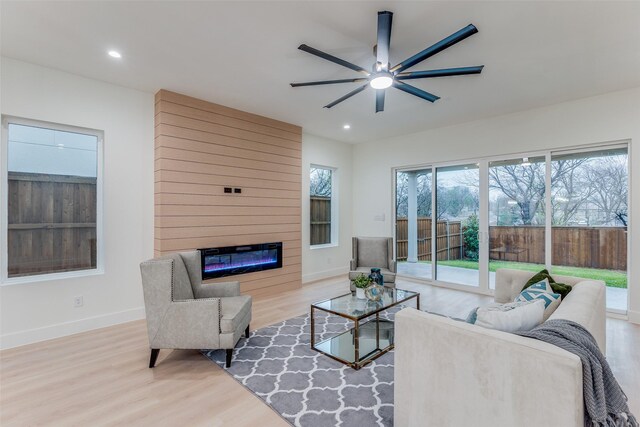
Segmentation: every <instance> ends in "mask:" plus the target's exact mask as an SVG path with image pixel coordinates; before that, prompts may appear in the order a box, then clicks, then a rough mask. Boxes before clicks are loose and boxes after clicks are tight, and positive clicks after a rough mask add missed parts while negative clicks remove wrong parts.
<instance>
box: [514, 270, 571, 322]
mask: <svg viewBox="0 0 640 427" xmlns="http://www.w3.org/2000/svg"><path fill="white" fill-rule="evenodd" d="M536 299H540V300H542V301H544V304H545V309H544V316H543V319H542V320H543V321H545V320H547V319H548V318H549V316H551V315H552V314H553V312H554V311H556V308H558V306H559V305H560V300H561V296H560V294H556V293H553V291H552V289H551V286H550V285H549V280H548V279H544V280H541V281H540V282H538V283H534V284H533V285H531V286H529V287H528V288H526V289H525V290H523V291H522V292H520V295H518V296H517V297H516V298H515V300H514V302H524V301H533V300H536Z"/></svg>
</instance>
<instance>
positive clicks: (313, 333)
mask: <svg viewBox="0 0 640 427" xmlns="http://www.w3.org/2000/svg"><path fill="white" fill-rule="evenodd" d="M315 344H316V321H315V316H314V315H313V306H311V348H313V347H315Z"/></svg>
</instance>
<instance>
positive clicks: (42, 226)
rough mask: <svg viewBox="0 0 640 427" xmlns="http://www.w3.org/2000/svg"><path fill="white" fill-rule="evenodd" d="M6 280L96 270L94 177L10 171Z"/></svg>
mask: <svg viewBox="0 0 640 427" xmlns="http://www.w3.org/2000/svg"><path fill="white" fill-rule="evenodd" d="M8 178H9V179H8V192H9V203H8V206H9V212H8V236H7V237H8V270H9V277H16V276H27V275H31V274H38V273H50V272H60V271H71V270H78V269H87V268H95V267H96V178H89V177H78V176H67V175H48V174H34V173H22V172H9V177H8Z"/></svg>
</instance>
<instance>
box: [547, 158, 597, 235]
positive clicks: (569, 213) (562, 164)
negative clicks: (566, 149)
mask: <svg viewBox="0 0 640 427" xmlns="http://www.w3.org/2000/svg"><path fill="white" fill-rule="evenodd" d="M588 162H589V159H588V158H579V159H573V158H570V159H561V160H553V161H552V163H551V169H552V175H551V209H552V214H553V217H552V223H553V225H567V224H569V223H570V222H571V221H572V220H573V219H574V218H575V216H576V215H577V213H578V211H579V210H580V209H581V208H583V207H584V204H585V203H586V202H587V201H588V200H589V197H591V194H592V185H591V183H590V182H589V180H588V177H587V175H586V173H585V166H586V165H587V163H588Z"/></svg>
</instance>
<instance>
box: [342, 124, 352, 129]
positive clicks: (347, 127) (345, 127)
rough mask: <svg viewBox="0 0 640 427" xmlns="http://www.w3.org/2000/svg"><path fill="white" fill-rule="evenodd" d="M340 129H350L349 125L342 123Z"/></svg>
mask: <svg viewBox="0 0 640 427" xmlns="http://www.w3.org/2000/svg"><path fill="white" fill-rule="evenodd" d="M342 129H351V125H344V126H342Z"/></svg>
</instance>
